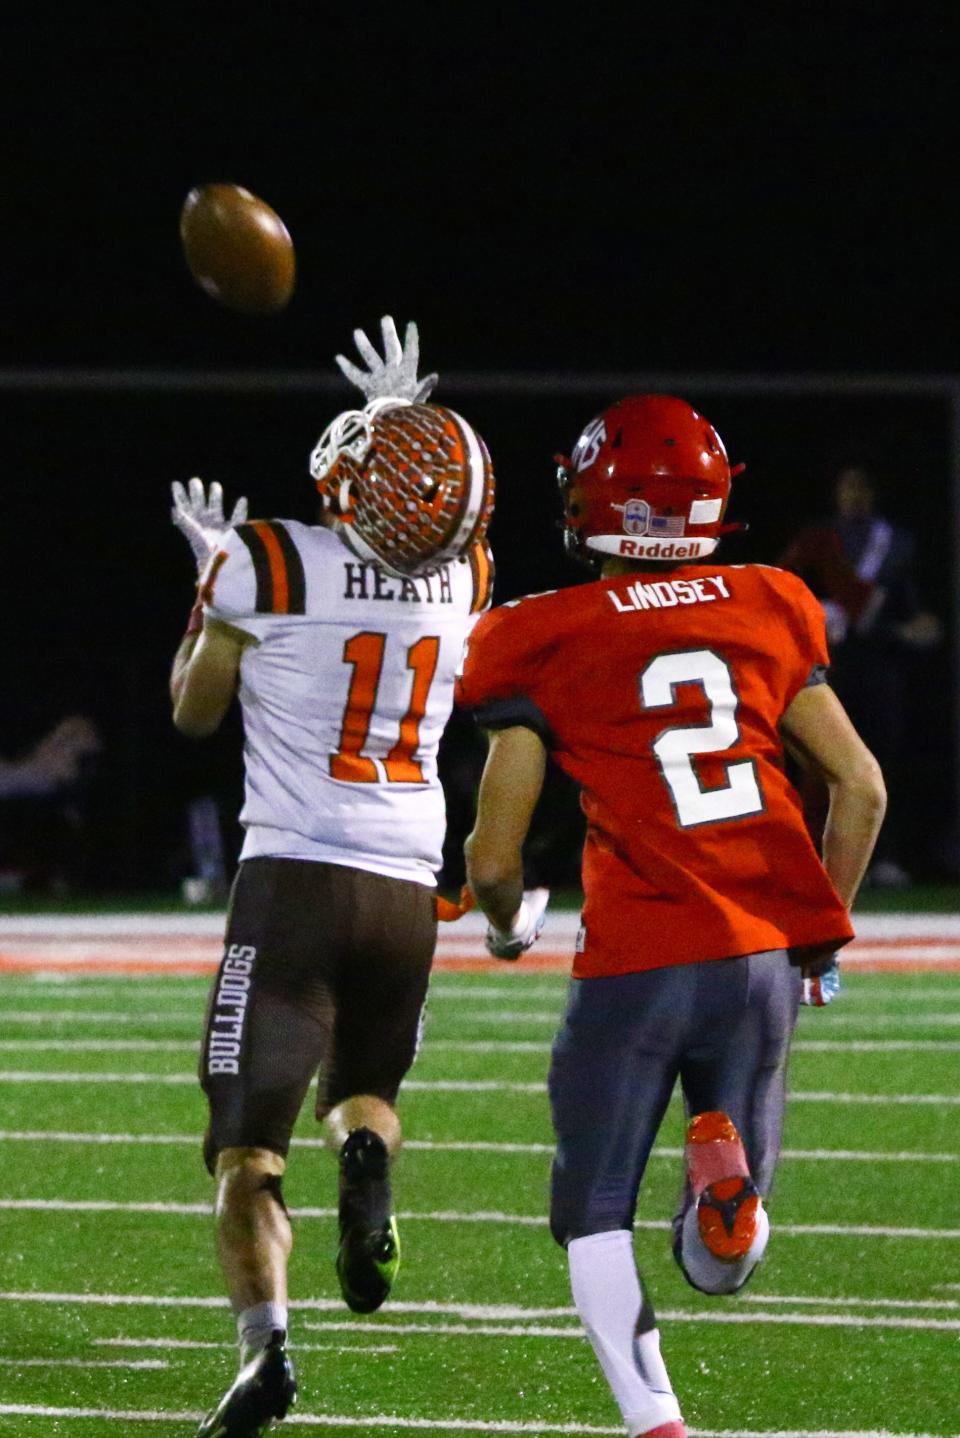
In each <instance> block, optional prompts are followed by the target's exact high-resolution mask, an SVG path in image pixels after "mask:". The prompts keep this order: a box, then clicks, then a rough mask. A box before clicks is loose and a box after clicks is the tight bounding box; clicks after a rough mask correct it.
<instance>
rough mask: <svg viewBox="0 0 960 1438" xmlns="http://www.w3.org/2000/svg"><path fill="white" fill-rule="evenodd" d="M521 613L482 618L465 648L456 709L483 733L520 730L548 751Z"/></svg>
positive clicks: (503, 611) (513, 609)
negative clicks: (518, 727) (466, 713)
mask: <svg viewBox="0 0 960 1438" xmlns="http://www.w3.org/2000/svg"><path fill="white" fill-rule="evenodd" d="M525 617H526V616H524V615H522V614H521V608H520V607H519V606H513V605H503V606H501V607H500V608H499V609H492V610H490V611H489V612H488V613H486V614H484V615H483V616H482V617H481V618H480V620H479V621H478V622H477V624H476V625H475V627H474V629H473V632H472V633H471V634H470V636H469V638H468V639H467V642H466V647H465V651H464V657H463V663H462V666H461V670H460V673H459V675H458V677H457V685H456V703H457V705H458V706H459V707H460V708H462V709H467V710H469V711H471V713H472V714H473V717H474V719H475V720H476V721H477V723H478V724H480V725H482V726H483V728H485V729H507V728H512V727H513V726H514V725H521V726H523V727H524V728H526V729H532V730H533V732H534V733H535V734H538V735H539V737H540V738H541V739H542V740H543V741H544V743H545V744H546V745H547V746H548V747H549V746H550V724H549V721H548V719H547V717H546V715H545V714H544V712H543V709H542V708H541V707H540V704H539V703H538V696H537V684H536V677H537V671H538V667H539V660H540V654H539V650H540V647H541V646H540V645H539V644H538V641H537V637H536V631H535V629H534V628H533V627H532V626H530V625H528V624H525V623H524V618H525Z"/></svg>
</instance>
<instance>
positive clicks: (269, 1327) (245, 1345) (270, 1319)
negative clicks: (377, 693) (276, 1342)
mask: <svg viewBox="0 0 960 1438" xmlns="http://www.w3.org/2000/svg"><path fill="white" fill-rule="evenodd" d="M278 1328H280V1329H282V1330H283V1332H284V1333H286V1331H287V1305H286V1304H285V1303H255V1304H254V1306H253V1307H252V1308H245V1309H244V1310H243V1312H242V1313H239V1314H238V1315H237V1333H238V1334H239V1335H240V1358H241V1362H242V1363H249V1361H250V1359H251V1358H253V1356H254V1355H255V1354H257V1353H259V1352H260V1350H261V1349H263V1348H266V1346H267V1344H268V1343H269V1342H270V1339H271V1338H272V1337H273V1335H274V1333H275V1332H276V1330H277V1329H278Z"/></svg>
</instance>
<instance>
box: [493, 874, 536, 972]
mask: <svg viewBox="0 0 960 1438" xmlns="http://www.w3.org/2000/svg"><path fill="white" fill-rule="evenodd" d="M549 898H550V890H549V889H524V891H523V899H522V901H521V904H520V907H519V909H518V910H517V912H516V915H515V916H514V920H513V923H512V924H511V926H510V928H509V929H507V930H503V929H495V928H494V927H493V925H492V924H490V925H489V926H488V928H487V934H486V940H485V942H486V945H487V953H488V954H492V955H493V957H494V958H495V959H507V960H510V961H511V962H512V960H514V959H519V957H520V955H521V954H525V953H526V952H527V949H530V948H532V947H533V945H534V944H535V943H536V942H537V940H538V939H539V937H540V933H541V930H542V929H543V924H544V920H545V919H546V917H547V902H548V900H549Z"/></svg>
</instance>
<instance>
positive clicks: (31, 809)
mask: <svg viewBox="0 0 960 1438" xmlns="http://www.w3.org/2000/svg"><path fill="white" fill-rule="evenodd" d="M100 747H101V746H100V738H99V735H98V733H97V730H96V729H95V727H94V725H93V724H92V723H91V721H90V720H89V719H86V718H84V717H83V716H82V715H80V714H72V715H70V716H69V717H67V718H66V719H61V720H60V722H59V723H58V724H56V725H54V727H53V728H52V729H51V730H50V732H49V733H48V734H46V735H44V737H43V738H42V739H41V740H40V742H39V743H38V744H37V745H36V746H35V748H33V749H32V750H31V751H30V753H28V754H26V755H24V756H23V757H22V758H20V759H0V801H2V805H3V813H2V819H0V891H6V892H8V893H9V892H13V891H16V890H18V889H20V888H23V887H29V886H30V885H31V884H33V883H36V882H38V881H39V882H43V881H48V882H50V883H52V884H53V886H54V887H58V886H62V885H64V884H65V883H66V882H67V874H68V871H69V869H70V868H71V867H72V864H73V863H74V862H75V856H74V858H71V856H70V854H69V852H68V850H69V847H70V846H69V843H67V844H65V842H64V839H65V836H69V835H74V836H75V835H76V833H77V830H78V829H79V827H80V815H79V811H78V809H77V804H76V797H77V791H78V786H79V784H80V781H81V779H82V778H83V777H84V774H85V772H86V769H87V765H88V762H89V760H90V759H91V757H92V756H93V755H94V754H96V753H97V752H98V751H99V749H100Z"/></svg>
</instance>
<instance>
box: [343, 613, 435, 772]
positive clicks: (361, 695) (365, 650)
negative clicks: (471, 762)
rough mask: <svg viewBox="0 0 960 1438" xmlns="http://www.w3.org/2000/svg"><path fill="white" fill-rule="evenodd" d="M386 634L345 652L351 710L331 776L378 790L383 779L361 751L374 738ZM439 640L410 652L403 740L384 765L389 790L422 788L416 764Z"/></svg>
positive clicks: (356, 641)
mask: <svg viewBox="0 0 960 1438" xmlns="http://www.w3.org/2000/svg"><path fill="white" fill-rule="evenodd" d="M386 646H387V636H386V635H385V634H371V633H363V634H355V635H354V636H353V638H352V639H348V640H347V642H346V644H344V646H343V660H344V663H345V664H352V665H353V677H352V678H351V680H350V691H349V693H348V694H347V706H346V709H345V710H344V713H343V723H342V724H341V726H340V747H339V748H338V750H337V752H336V754H331V756H330V774H331V776H332V777H333V778H334V779H340V780H342V781H343V782H344V783H347V784H376V783H377V782H378V781H379V778H380V775H379V773H378V771H377V766H376V764H375V763H374V762H373V760H372V759H368V758H367V756H366V755H365V754H363V753H362V752H361V751H362V750H363V747H364V745H365V744H366V742H367V738H368V736H369V733H370V718H371V716H372V714H373V710H374V706H375V704H376V702H377V690H378V689H379V687H380V673H381V670H382V669H383V655H384V650H385V649H386ZM439 654H440V640H439V639H436V638H424V639H418V640H417V642H416V644H412V645H411V646H410V648H409V649H408V650H407V668H408V669H412V670H413V686H412V688H411V691H410V704H409V707H408V709H407V712H406V714H404V716H403V718H402V719H401V720H400V737H399V738H398V739H397V742H396V744H394V746H393V748H392V749H391V750H390V752H389V754H388V755H387V757H386V758H385V759H384V760H383V767H384V769H385V770H386V775H387V779H388V780H389V781H390V783H391V784H422V783H423V769H422V767H421V765H420V763H419V761H418V760H416V759H414V757H413V756H414V754H415V752H416V750H417V746H418V744H419V743H420V722H421V720H422V719H423V716H424V714H425V713H426V712H427V695H428V694H429V692H430V685H431V684H432V682H433V676H434V674H435V673H436V669H437V658H438V657H439Z"/></svg>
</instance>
